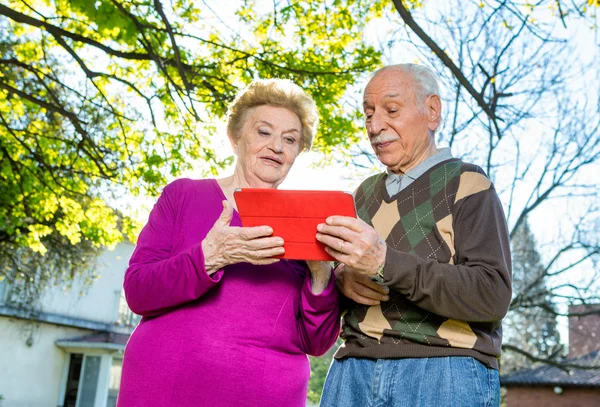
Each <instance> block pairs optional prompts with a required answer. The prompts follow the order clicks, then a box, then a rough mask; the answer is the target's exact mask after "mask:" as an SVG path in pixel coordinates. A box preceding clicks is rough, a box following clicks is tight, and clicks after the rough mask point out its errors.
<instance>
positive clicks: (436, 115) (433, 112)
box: [425, 95, 442, 131]
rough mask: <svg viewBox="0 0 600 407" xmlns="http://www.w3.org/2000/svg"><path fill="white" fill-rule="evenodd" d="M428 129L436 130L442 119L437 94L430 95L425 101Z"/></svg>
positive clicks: (440, 101) (440, 104)
mask: <svg viewBox="0 0 600 407" xmlns="http://www.w3.org/2000/svg"><path fill="white" fill-rule="evenodd" d="M425 106H426V107H427V122H428V127H429V130H431V131H436V130H437V128H438V127H439V125H440V122H441V120H442V100H441V99H440V97H439V96H438V95H431V96H429V97H428V98H427V101H426V102H425Z"/></svg>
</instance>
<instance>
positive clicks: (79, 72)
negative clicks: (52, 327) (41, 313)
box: [0, 0, 380, 292]
mask: <svg viewBox="0 0 600 407" xmlns="http://www.w3.org/2000/svg"><path fill="white" fill-rule="evenodd" d="M379 7H380V6H378V5H377V4H375V5H372V4H370V3H369V2H362V1H350V2H340V1H333V2H331V1H329V2H328V1H308V2H301V3H291V4H288V5H281V6H279V7H276V8H274V9H273V10H271V11H268V12H264V13H259V12H258V11H256V10H257V5H255V4H254V3H253V2H245V3H244V4H243V5H242V6H241V8H240V9H239V10H237V12H236V16H237V18H238V21H239V23H238V26H237V27H238V29H236V30H235V31H234V30H229V31H228V27H227V26H219V27H215V26H213V25H211V24H212V23H211V21H213V20H214V18H213V17H212V16H210V14H209V13H207V12H206V11H205V10H202V11H201V10H200V9H199V8H198V7H197V6H196V5H195V3H194V2H193V1H190V0H178V1H174V2H170V3H169V4H166V3H165V4H163V2H161V1H160V0H133V1H130V0H99V1H95V2H90V1H87V0H23V1H21V0H3V1H0V28H1V30H0V32H1V34H0V159H1V164H0V179H1V180H2V181H1V183H0V250H1V251H2V253H3V255H4V256H6V257H3V259H2V260H3V263H4V264H3V265H2V268H1V269H0V278H2V277H3V276H2V275H3V274H4V277H7V278H8V279H9V280H10V282H11V283H12V284H13V285H15V287H16V285H19V284H25V285H28V284H29V285H37V286H38V287H44V286H46V285H48V284H50V283H52V282H61V281H63V280H62V277H61V276H63V277H67V280H68V278H70V277H71V276H72V275H73V273H74V272H75V269H76V267H77V266H79V267H80V268H81V269H83V267H84V266H86V265H87V261H86V262H81V261H77V259H76V257H77V256H74V257H73V258H72V259H70V260H69V261H65V262H59V263H57V264H60V267H58V268H55V267H49V268H48V269H47V271H40V270H37V269H36V268H35V267H34V265H37V264H39V263H40V262H41V261H42V259H44V261H46V262H48V261H50V260H51V259H60V255H59V254H60V253H63V252H64V253H71V252H70V251H71V250H74V249H73V248H72V247H71V246H73V245H75V246H80V247H79V248H78V249H76V250H78V251H80V252H81V253H85V256H83V257H85V258H86V259H87V258H90V256H92V255H93V253H95V252H97V250H98V248H100V247H112V246H114V245H115V244H116V243H117V242H119V241H120V240H122V239H123V238H124V237H128V238H129V239H131V240H134V239H135V235H136V230H138V228H139V225H137V224H135V222H133V221H132V220H131V219H130V218H129V217H127V216H124V215H122V214H119V213H117V212H116V211H115V209H113V208H112V207H111V203H112V202H115V200H117V199H119V198H121V197H122V196H124V195H126V194H128V193H133V194H146V193H148V194H150V195H156V194H157V193H158V191H159V189H160V188H161V187H162V186H163V185H164V184H165V183H166V182H167V180H168V179H170V178H173V177H176V176H177V175H178V174H180V173H181V172H182V171H185V170H191V169H193V168H194V167H195V166H197V167H199V168H196V170H197V171H198V175H207V174H216V172H217V171H218V169H219V168H223V167H224V166H225V165H227V164H228V163H229V162H231V159H232V158H231V157H227V158H222V157H218V156H217V155H216V153H215V151H214V150H213V148H212V144H211V138H212V137H215V136H216V134H215V132H216V127H215V125H214V123H216V122H217V121H218V120H220V119H222V118H223V116H224V114H225V113H226V109H227V105H228V103H229V102H230V101H231V100H232V98H233V96H234V95H235V93H236V92H237V91H238V90H239V89H240V88H241V87H243V86H244V85H245V84H247V83H249V82H250V81H251V80H252V79H254V78H258V77H283V78H289V79H291V80H293V81H295V82H296V83H298V84H300V85H301V86H303V87H304V88H306V89H307V90H308V91H309V92H310V93H311V94H312V95H313V96H314V98H315V100H316V101H317V103H318V106H319V109H320V113H321V116H322V125H321V130H320V134H319V137H318V138H317V140H316V143H315V146H316V148H317V149H318V150H320V151H323V152H330V151H331V150H332V148H333V147H336V146H341V147H344V146H348V145H350V144H352V143H353V142H354V141H355V140H356V137H357V133H358V127H357V126H356V124H355V122H354V118H355V117H356V115H357V113H356V111H353V110H352V109H349V108H348V107H347V106H346V105H345V103H344V95H345V93H346V90H347V89H348V87H349V86H352V84H353V83H354V82H355V81H356V80H357V79H358V78H359V77H360V75H361V73H362V72H366V71H371V70H372V69H373V68H374V67H376V66H377V65H378V64H379V53H378V52H377V51H375V50H374V48H373V47H371V46H368V45H365V44H364V43H363V42H362V41H361V40H360V38H361V35H360V34H361V32H362V30H363V28H364V21H363V19H362V17H361V16H362V15H363V14H365V13H378V12H380V8H379ZM323 13H327V14H328V15H329V17H330V18H327V19H323V18H319V16H320V15H322V14H323ZM217 17H218V16H217ZM290 38H295V39H297V41H298V42H297V43H295V42H294V41H291V40H290ZM223 136H224V135H219V137H223ZM50 251H53V253H49V252H50ZM11 253H14V255H11ZM44 254H46V257H43V256H44ZM40 256H42V257H40ZM54 277H56V278H54ZM28 291H30V290H29V289H27V288H24V289H23V291H22V292H28Z"/></svg>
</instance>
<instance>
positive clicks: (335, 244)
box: [315, 233, 350, 253]
mask: <svg viewBox="0 0 600 407" xmlns="http://www.w3.org/2000/svg"><path fill="white" fill-rule="evenodd" d="M315 237H316V238H317V240H318V241H319V242H321V243H323V244H325V246H329V247H330V248H332V249H335V250H336V251H338V252H339V251H340V249H343V250H342V252H343V253H347V252H348V248H349V247H350V243H349V242H348V241H347V240H344V239H341V238H339V237H334V236H331V235H328V234H323V233H317V234H316V235H315ZM342 244H343V245H344V246H342Z"/></svg>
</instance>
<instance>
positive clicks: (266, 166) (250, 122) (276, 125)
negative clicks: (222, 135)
mask: <svg viewBox="0 0 600 407" xmlns="http://www.w3.org/2000/svg"><path fill="white" fill-rule="evenodd" d="M301 135H302V124H301V123H300V119H299V118H298V116H297V115H296V114H295V113H294V112H292V111H290V110H288V109H286V108H283V107H275V106H269V105H263V106H258V107H255V108H253V109H252V110H251V111H250V112H249V113H248V117H247V119H246V122H245V123H244V127H243V128H242V132H241V134H240V137H239V138H238V140H232V142H233V145H234V150H235V152H236V154H237V157H238V162H237V166H236V171H240V170H241V174H238V175H240V176H242V177H243V178H244V179H245V181H246V183H247V184H248V185H250V186H252V187H256V188H275V187H277V186H278V185H279V184H281V183H282V182H283V180H284V179H285V177H286V176H287V174H288V172H289V170H290V168H291V167H292V164H293V163H294V160H295V159H296V157H297V156H298V154H299V153H300V137H301Z"/></svg>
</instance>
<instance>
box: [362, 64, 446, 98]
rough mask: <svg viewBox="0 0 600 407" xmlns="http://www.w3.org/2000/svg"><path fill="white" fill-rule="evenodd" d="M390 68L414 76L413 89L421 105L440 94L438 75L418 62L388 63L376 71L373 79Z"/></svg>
mask: <svg viewBox="0 0 600 407" xmlns="http://www.w3.org/2000/svg"><path fill="white" fill-rule="evenodd" d="M389 70H394V71H398V72H401V73H404V74H407V75H410V76H411V77H412V79H413V82H414V87H413V91H414V92H415V96H416V98H417V103H419V104H420V105H423V104H424V103H425V99H427V97H429V96H431V95H438V96H440V82H439V79H438V76H437V75H436V73H435V72H433V70H432V69H431V68H428V67H426V66H424V65H418V64H397V65H388V66H384V67H383V68H380V69H378V70H377V71H375V73H374V74H373V76H372V77H371V79H373V78H375V77H376V76H377V75H379V74H381V73H383V72H385V71H389Z"/></svg>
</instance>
